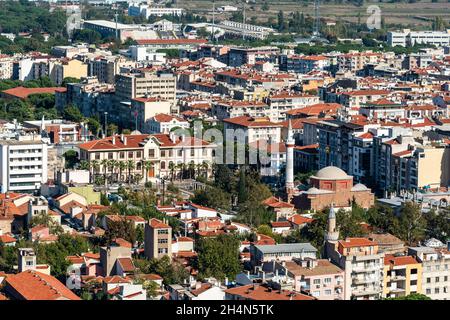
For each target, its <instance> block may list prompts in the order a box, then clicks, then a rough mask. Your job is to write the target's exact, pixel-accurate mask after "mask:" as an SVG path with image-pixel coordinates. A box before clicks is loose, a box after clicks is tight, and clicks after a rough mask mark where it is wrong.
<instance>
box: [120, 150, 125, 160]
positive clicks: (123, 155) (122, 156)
mask: <svg viewBox="0 0 450 320" xmlns="http://www.w3.org/2000/svg"><path fill="white" fill-rule="evenodd" d="M119 158H120V159H123V158H125V152H123V151H120V153H119Z"/></svg>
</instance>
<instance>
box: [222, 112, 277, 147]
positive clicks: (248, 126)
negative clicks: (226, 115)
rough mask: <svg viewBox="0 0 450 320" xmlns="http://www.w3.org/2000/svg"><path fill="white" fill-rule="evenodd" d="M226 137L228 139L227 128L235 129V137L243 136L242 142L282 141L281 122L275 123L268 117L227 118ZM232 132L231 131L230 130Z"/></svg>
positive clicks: (268, 142) (225, 125) (225, 123)
mask: <svg viewBox="0 0 450 320" xmlns="http://www.w3.org/2000/svg"><path fill="white" fill-rule="evenodd" d="M223 122H224V128H225V134H226V136H225V139H227V130H235V137H229V138H232V139H238V140H239V139H240V138H242V139H243V140H242V142H244V141H245V143H252V142H256V141H258V140H264V141H265V142H267V144H272V143H276V142H280V141H281V128H282V127H283V125H282V124H281V123H274V122H271V121H269V119H268V118H252V117H247V116H242V117H236V118H231V119H225V120H224V121H223ZM239 131H241V132H239ZM230 132H231V131H230Z"/></svg>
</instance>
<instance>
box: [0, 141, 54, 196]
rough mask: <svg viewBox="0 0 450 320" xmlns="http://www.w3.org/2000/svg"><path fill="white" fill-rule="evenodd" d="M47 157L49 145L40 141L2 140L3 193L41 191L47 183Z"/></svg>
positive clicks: (0, 149)
mask: <svg viewBox="0 0 450 320" xmlns="http://www.w3.org/2000/svg"><path fill="white" fill-rule="evenodd" d="M47 157H48V156H47V145H46V144H45V143H42V142H41V141H40V140H25V141H19V140H1V141H0V184H1V192H2V193H3V192H6V191H16V192H34V191H36V190H39V188H40V187H41V184H43V183H45V182H47V171H48V169H47Z"/></svg>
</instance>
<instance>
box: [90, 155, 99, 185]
mask: <svg viewBox="0 0 450 320" xmlns="http://www.w3.org/2000/svg"><path fill="white" fill-rule="evenodd" d="M90 167H91V168H92V182H94V176H95V174H96V172H97V171H98V170H99V169H100V164H99V162H98V160H92V161H91V162H90Z"/></svg>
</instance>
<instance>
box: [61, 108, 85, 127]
mask: <svg viewBox="0 0 450 320" xmlns="http://www.w3.org/2000/svg"><path fill="white" fill-rule="evenodd" d="M63 118H64V119H65V120H68V121H73V122H77V123H80V122H81V121H83V115H82V114H81V112H80V109H78V108H77V107H75V106H73V105H69V106H67V107H66V108H65V109H64V111H63Z"/></svg>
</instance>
